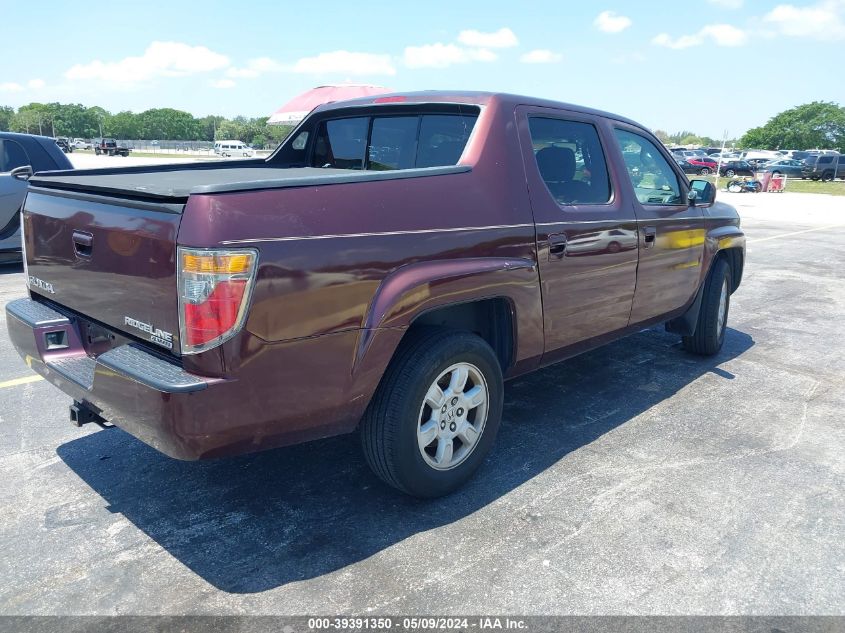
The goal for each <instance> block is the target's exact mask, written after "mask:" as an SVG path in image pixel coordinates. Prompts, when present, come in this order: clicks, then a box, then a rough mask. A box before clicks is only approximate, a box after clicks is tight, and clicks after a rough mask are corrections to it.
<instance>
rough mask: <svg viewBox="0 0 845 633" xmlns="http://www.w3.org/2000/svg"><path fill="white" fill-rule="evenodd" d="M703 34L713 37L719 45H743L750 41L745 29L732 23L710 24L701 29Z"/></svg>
mask: <svg viewBox="0 0 845 633" xmlns="http://www.w3.org/2000/svg"><path fill="white" fill-rule="evenodd" d="M701 34H702V35H703V36H704V37H709V38H711V39H712V40H713V41H714V42H716V45H717V46H742V45H743V44H745V42H746V41H748V35H747V34H746V33H745V31H743V30H742V29H738V28H736V27H735V26H731V25H730V24H710V25H708V26H705V27H704V28H703V29H701Z"/></svg>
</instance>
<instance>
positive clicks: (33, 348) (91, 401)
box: [6, 299, 228, 459]
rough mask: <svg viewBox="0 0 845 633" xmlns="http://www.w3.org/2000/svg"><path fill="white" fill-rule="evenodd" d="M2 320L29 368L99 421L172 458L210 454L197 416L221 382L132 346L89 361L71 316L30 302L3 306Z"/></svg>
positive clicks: (211, 445)
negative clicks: (85, 405)
mask: <svg viewBox="0 0 845 633" xmlns="http://www.w3.org/2000/svg"><path fill="white" fill-rule="evenodd" d="M6 323H7V328H8V331H9V338H10V339H11V341H12V344H13V345H14V346H15V349H17V351H18V353H19V354H20V355H21V357H22V358H23V359H24V360H25V361H26V363H27V365H28V366H29V367H30V368H32V369H33V370H34V371H36V372H38V373H39V374H41V375H42V376H44V378H46V379H47V380H48V381H49V382H51V383H53V384H54V385H56V386H57V387H59V389H61V390H62V391H64V392H65V393H67V394H68V395H70V396H71V397H73V398H74V399H75V400H78V401H80V402H84V403H85V404H87V405H88V406H90V407H91V408H92V409H93V410H94V411H95V412H97V413H98V414H99V415H100V416H101V417H102V418H104V419H106V420H108V421H109V422H111V423H112V424H115V425H116V426H118V427H120V428H122V429H123V430H125V431H127V432H129V433H131V434H132V435H134V436H136V437H137V438H139V439H140V440H142V441H143V442H146V443H147V444H150V445H151V446H153V447H154V448H156V449H158V450H159V451H161V452H162V453H165V454H166V455H169V456H171V457H175V458H177V459H199V458H201V457H204V456H207V454H208V453H209V452H211V451H213V449H214V446H215V445H216V443H215V441H214V440H215V438H214V437H213V436H210V435H209V434H208V433H204V432H203V430H204V427H205V426H206V423H205V422H204V420H203V419H202V418H203V416H201V415H199V412H201V411H207V410H208V407H209V405H210V402H208V400H209V399H210V398H211V397H212V393H213V392H214V391H215V387H218V388H219V387H220V386H221V385H223V384H225V383H227V382H228V381H226V380H222V379H210V378H202V377H198V376H195V375H193V374H190V373H188V372H186V371H184V370H183V369H182V368H181V367H178V366H176V365H173V364H171V363H169V362H167V361H165V360H162V359H161V358H158V357H157V356H154V355H153V354H150V353H148V352H146V351H144V350H143V349H140V348H139V347H135V346H133V345H121V346H119V347H115V348H114V349H112V350H110V351H108V352H105V353H104V354H101V355H100V356H98V357H97V358H91V357H89V356H88V355H87V354H86V353H85V350H84V349H83V346H82V343H81V341H80V339H79V330H78V328H77V326H76V324H75V322H74V319H73V318H69V317H67V316H65V315H63V314H61V313H59V312H57V311H55V310H53V309H51V308H49V307H48V306H45V305H44V304H41V303H38V302H36V301H33V300H31V299H18V300H17V301H12V302H11V303H9V304H8V305H7V306H6ZM48 334H52V336H51V337H50V338H49V340H48V336H47V335H48Z"/></svg>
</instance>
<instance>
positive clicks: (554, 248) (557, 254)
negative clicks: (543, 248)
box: [549, 233, 566, 259]
mask: <svg viewBox="0 0 845 633" xmlns="http://www.w3.org/2000/svg"><path fill="white" fill-rule="evenodd" d="M565 254H566V234H565V233H553V234H552V235H549V259H560V258H561V257H563V256H564V255H565Z"/></svg>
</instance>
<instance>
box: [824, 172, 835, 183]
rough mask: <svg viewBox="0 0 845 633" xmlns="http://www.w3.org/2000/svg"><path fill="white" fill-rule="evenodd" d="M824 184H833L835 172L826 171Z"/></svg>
mask: <svg viewBox="0 0 845 633" xmlns="http://www.w3.org/2000/svg"><path fill="white" fill-rule="evenodd" d="M822 182H833V172H832V171H826V172H824V173H823V174H822Z"/></svg>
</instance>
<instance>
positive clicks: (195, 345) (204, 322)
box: [177, 246, 258, 354]
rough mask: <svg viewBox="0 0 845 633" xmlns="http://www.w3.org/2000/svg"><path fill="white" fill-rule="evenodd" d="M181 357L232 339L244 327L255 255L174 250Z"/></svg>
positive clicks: (251, 251)
mask: <svg viewBox="0 0 845 633" xmlns="http://www.w3.org/2000/svg"><path fill="white" fill-rule="evenodd" d="M177 258H178V280H179V331H180V333H181V337H180V338H181V343H182V353H183V354H196V353H198V352H202V351H205V350H207V349H211V348H212V347H216V346H218V345H220V344H221V343H222V342H224V341H226V340H228V339H230V338H232V337H233V336H234V335H235V334H237V333H238V332H239V331H240V329H241V327H243V324H244V320H245V319H246V311H247V306H248V305H249V296H250V292H251V291H252V284H253V281H254V279H255V268H256V262H257V261H258V251H256V250H254V249H237V250H218V249H197V248H182V247H181V246H180V247H179V248H178V250H177Z"/></svg>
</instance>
